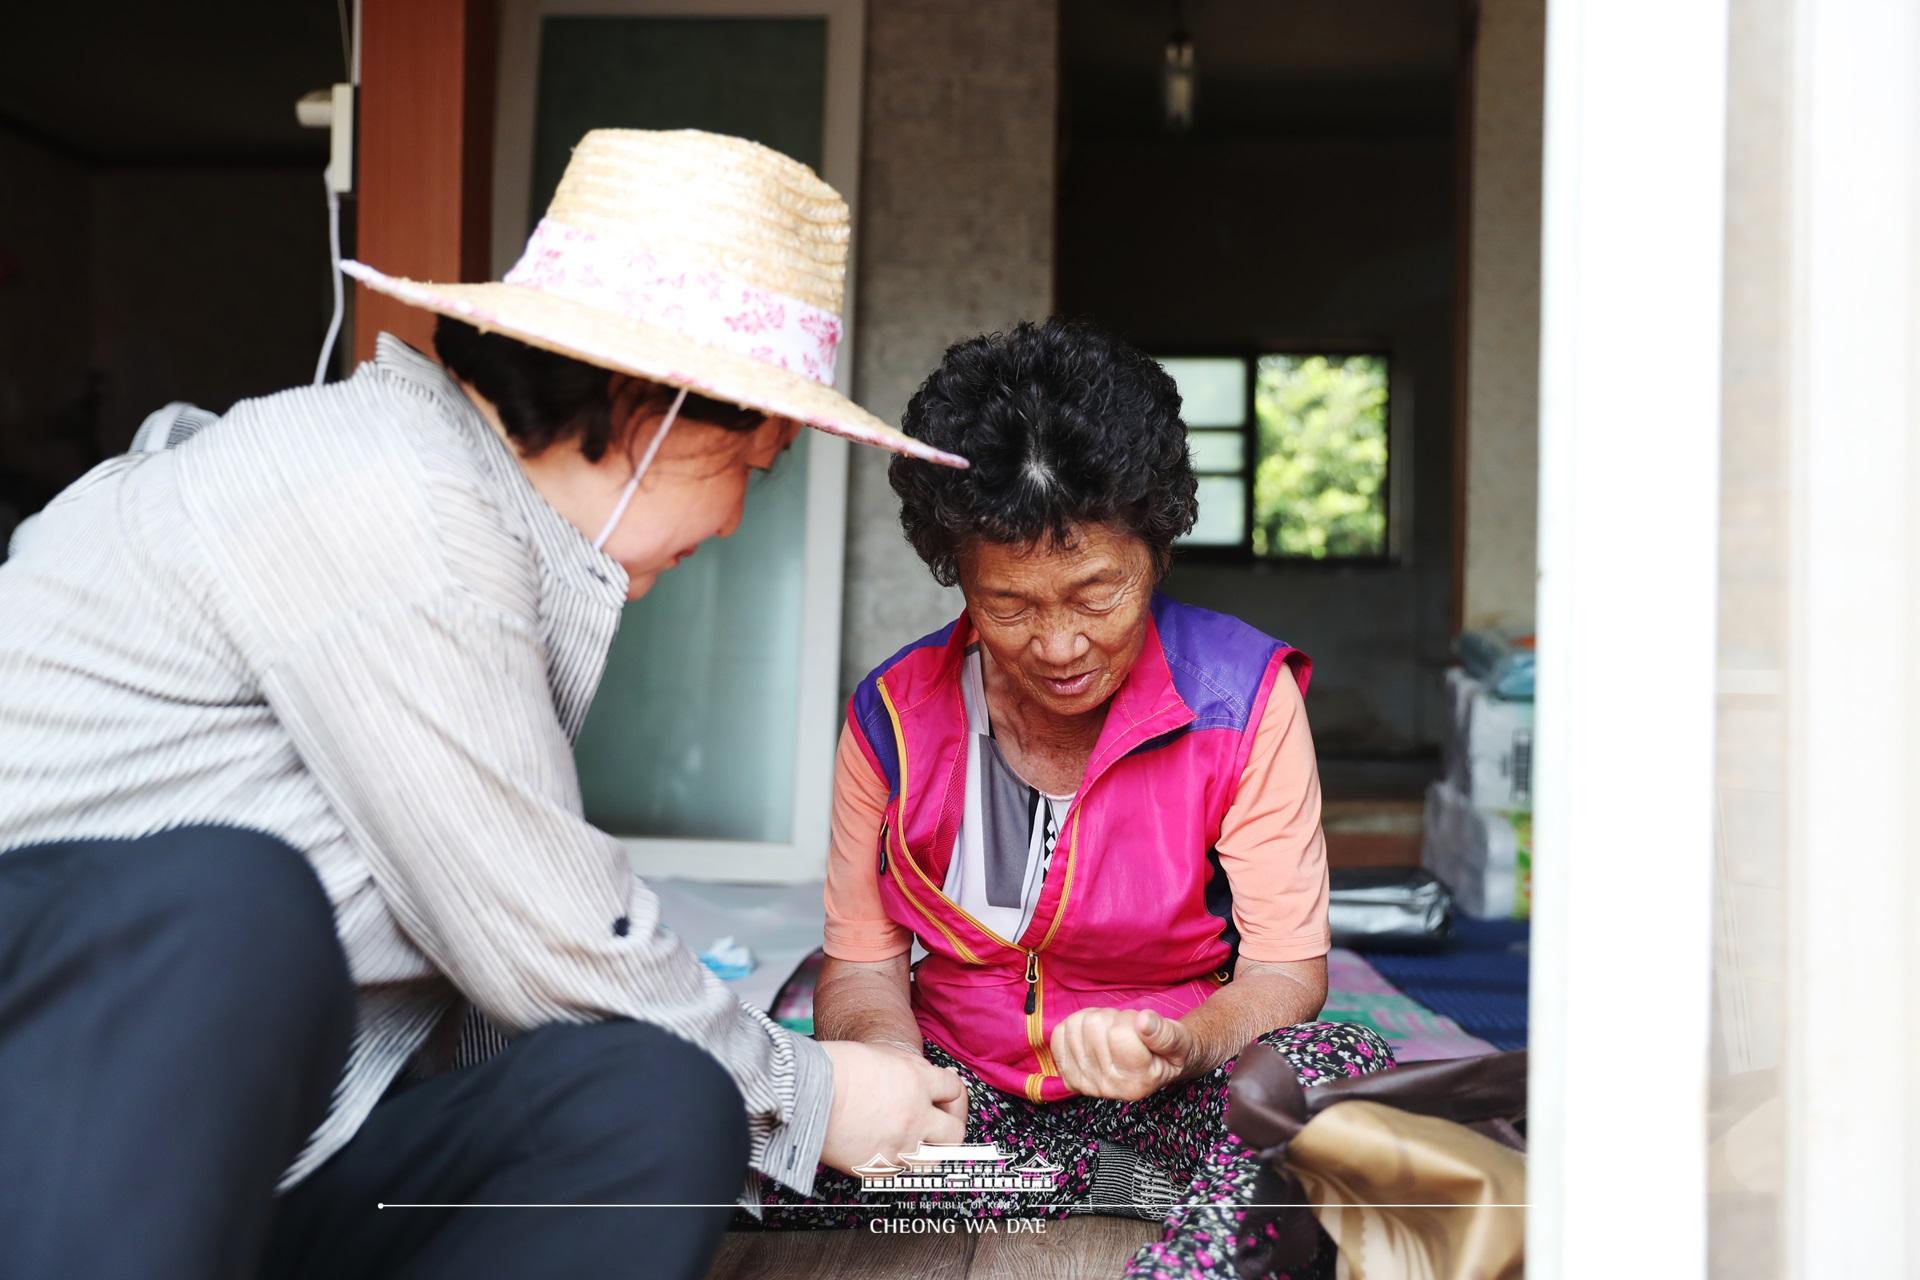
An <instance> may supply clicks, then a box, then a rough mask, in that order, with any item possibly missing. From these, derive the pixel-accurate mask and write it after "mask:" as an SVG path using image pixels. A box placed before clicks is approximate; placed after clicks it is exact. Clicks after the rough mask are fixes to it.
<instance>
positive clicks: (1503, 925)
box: [1361, 916, 1528, 1049]
mask: <svg viewBox="0 0 1920 1280" xmlns="http://www.w3.org/2000/svg"><path fill="white" fill-rule="evenodd" d="M1527 930H1528V924H1527V921H1525V920H1469V919H1467V918H1465V917H1464V916H1456V917H1455V918H1454V922H1453V944H1452V945H1451V946H1450V947H1448V948H1447V949H1446V950H1444V951H1432V952H1424V953H1420V952H1404V951H1401V952H1392V951H1362V952H1361V954H1362V955H1364V956H1365V957H1366V958H1367V963H1368V964H1371V965H1372V966H1373V967H1374V968H1375V969H1378V970H1379V971H1380V975H1381V976H1382V977H1384V978H1385V979H1386V980H1387V981H1389V982H1391V983H1392V984H1393V985H1394V986H1396V987H1399V988H1400V989H1401V990H1402V991H1404V992H1406V993H1407V994H1408V995H1410V996H1412V997H1413V998H1414V999H1415V1000H1418V1001H1419V1002H1420V1003H1421V1004H1423V1005H1425V1006H1427V1008H1429V1009H1431V1010H1433V1011H1434V1012H1435V1013H1443V1014H1445V1015H1446V1016H1447V1017H1449V1018H1452V1019H1453V1020H1454V1021H1455V1022H1457V1023H1459V1024H1460V1026H1461V1027H1462V1029H1464V1030H1465V1031H1467V1032H1468V1033H1469V1034H1471V1035H1476V1036H1479V1037H1480V1038H1481V1039H1482V1040H1485V1041H1487V1042H1488V1043H1489V1044H1492V1045H1493V1046H1495V1047H1496V1048H1500V1049H1524V1048H1526V1047H1527Z"/></svg>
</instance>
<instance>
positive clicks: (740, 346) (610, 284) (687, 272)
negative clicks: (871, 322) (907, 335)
mask: <svg viewBox="0 0 1920 1280" xmlns="http://www.w3.org/2000/svg"><path fill="white" fill-rule="evenodd" d="M504 283H506V284H511V285H520V286H522V287H524V288H529V289H538V290H540V291H541V292H543V293H549V294H552V295H554V296H555V297H560V298H565V299H567V300H569V301H571V302H578V303H582V304H584V305H586V306H590V307H596V308H598V309H600V310H602V311H608V312H611V313H613V314H615V315H619V316H624V317H625V318H627V319H629V320H635V321H639V322H641V323H643V324H653V325H659V326H661V327H662V328H667V329H674V330H677V331H679V332H680V333H682V334H684V335H686V336H687V337H689V338H692V339H694V340H695V341H697V342H703V343H705V344H706V345H708V346H711V347H718V348H719V349H721V350H723V351H731V352H733V353H734V354H735V355H740V356H745V357H747V358H748V359H751V360H758V361H760V362H761V363H763V364H771V365H775V366H777V367H779V368H782V369H785V370H786V371H787V372H789V373H795V374H799V375H800V376H801V377H804V378H807V379H809V380H811V381H813V382H817V383H820V384H821V385H822V386H832V385H833V376H834V361H835V357H836V354H837V352H838V349H839V346H840V317H839V316H837V315H834V314H833V313H832V312H830V311H824V310H822V309H820V308H819V307H814V306H809V305H808V304H807V303H805V302H803V301H801V300H800V299H798V298H790V297H786V296H784V295H782V294H778V293H775V292H773V291H772V290H770V289H762V288H758V287H756V286H754V285H750V284H747V283H746V282H744V281H742V280H738V279H735V278H734V277H732V276H729V275H728V274H727V273H726V272H724V271H719V270H715V269H713V268H711V267H689V266H687V265H686V264H684V263H677V262H674V261H671V260H670V259H668V258H665V257H663V256H661V255H659V254H655V253H653V252H651V251H649V250H645V249H639V250H636V249H634V248H632V247H631V246H628V245H622V244H617V243H611V242H609V241H607V240H605V239H603V238H602V237H600V236H597V235H595V234H594V233H593V232H591V231H584V230H582V229H580V228H578V227H570V226H568V225H567V224H565V223H564V222H559V221H556V220H555V219H553V218H551V217H547V218H542V219H541V220H540V225H539V226H538V227H536V228H534V232H533V235H532V236H531V237H530V238H529V239H528V240H527V248H526V252H524V253H523V254H521V255H520V261H519V262H517V263H516V264H514V268H513V270H511V271H509V272H507V274H506V277H505V280H504Z"/></svg>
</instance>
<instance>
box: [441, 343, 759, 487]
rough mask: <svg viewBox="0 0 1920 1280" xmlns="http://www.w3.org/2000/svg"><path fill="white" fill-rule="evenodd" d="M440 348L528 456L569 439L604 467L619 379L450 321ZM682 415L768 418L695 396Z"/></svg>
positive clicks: (749, 427)
mask: <svg viewBox="0 0 1920 1280" xmlns="http://www.w3.org/2000/svg"><path fill="white" fill-rule="evenodd" d="M433 349H434V350H435V351H436V352H438V353H439V356H440V362H441V363H442V364H444V365H446V366H447V368H448V369H450V370H451V371H452V372H453V375H454V376H455V377H457V378H459V379H460V380H461V381H463V382H466V383H469V384H470V385H471V386H472V387H473V389H474V390H475V391H478V392H479V393H480V394H481V395H483V396H485V397H486V398H487V399H488V400H490V401H492V402H493V407H494V410H495V411H496V412H497V413H499V415H500V425H501V426H503V427H505V428H506V430H507V434H508V435H509V436H511V437H512V438H513V440H514V442H515V443H516V444H518V445H519V446H520V448H521V450H522V451H523V452H525V453H527V454H528V455H534V454H539V453H544V452H545V451H546V450H547V449H548V448H550V447H551V446H553V445H556V444H559V443H560V442H561V441H563V440H578V441H579V443H580V452H581V453H584V454H585V455H586V456H587V459H588V460H589V461H591V462H598V461H600V459H601V458H603V457H605V456H606V452H607V448H608V446H610V445H611V444H613V443H614V439H613V401H612V398H611V397H610V396H609V395H608V384H609V381H610V379H611V378H612V377H613V374H612V373H611V372H609V371H608V370H606V369H603V368H601V367H600V366H599V365H593V364H588V363H587V362H586V361H584V360H575V359H574V358H573V357H572V356H563V355H558V354H556V353H554V352H552V351H547V350H544V349H542V348H540V347H534V346H529V345H528V344H526V343H524V342H520V341H518V340H516V339H514V338H509V337H507V336H506V335H505V334H500V333H483V332H481V331H480V330H479V329H476V328H474V327H473V326H472V325H470V324H467V323H465V322H464V321H460V320H454V319H451V318H450V317H447V316H441V317H440V322H439V323H438V324H437V325H435V326H434V329H433ZM655 387H656V392H657V394H656V397H655V398H657V399H659V400H661V401H667V400H670V399H671V398H672V396H673V394H674V388H672V387H669V386H665V385H663V384H655ZM680 412H681V413H683V414H686V415H688V416H689V417H697V418H699V419H700V420H701V421H702V422H708V423H712V424H713V425H714V426H717V427H725V428H726V429H727V430H729V431H754V430H757V429H758V428H759V426H760V424H761V423H763V422H765V421H766V420H767V418H768V416H769V415H768V414H766V413H763V412H761V411H760V410H758V409H745V408H742V407H741V406H739V405H737V404H729V403H727V402H726V401H724V400H714V399H711V398H709V397H707V396H703V395H700V394H698V393H696V392H689V393H688V394H687V402H686V404H684V405H682V406H681V409H680Z"/></svg>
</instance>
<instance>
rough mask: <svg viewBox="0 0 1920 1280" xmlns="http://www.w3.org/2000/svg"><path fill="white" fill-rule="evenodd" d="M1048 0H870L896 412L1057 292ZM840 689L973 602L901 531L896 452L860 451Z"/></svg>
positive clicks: (858, 374)
mask: <svg viewBox="0 0 1920 1280" xmlns="http://www.w3.org/2000/svg"><path fill="white" fill-rule="evenodd" d="M1057 32H1058V22H1057V11H1056V6H1055V5H1054V4H1053V3H1052V2H1051V0H873V3H872V4H871V5H870V6H869V7H868V10H867V68H866V108H865V113H866V136H865V139H864V142H863V144H862V145H863V150H862V172H861V178H860V209H859V212H858V214H857V216H856V219H855V224H854V234H855V238H856V240H857V242H858V243H857V251H858V255H859V279H858V282H857V289H858V312H857V324H856V329H855V333H854V355H855V365H854V369H855V376H854V394H855V396H856V398H858V400H859V401H860V403H861V404H863V405H865V406H867V407H868V408H870V409H872V410H873V411H874V412H875V413H877V414H879V415H880V417H881V418H883V419H885V420H886V421H888V422H896V423H897V422H898V421H899V420H900V415H901V413H902V411H903V410H905V408H906V406H907V401H908V399H909V398H910V397H911V396H912V394H913V392H914V389H915V388H916V387H918V386H919V384H920V382H921V380H922V379H923V378H925V377H926V375H927V374H928V373H929V372H930V371H931V370H932V369H933V367H934V366H935V365H936V364H938V363H939V360H940V356H941V353H942V352H943V351H945V350H946V348H947V346H948V345H949V344H950V343H952V342H954V341H955V340H957V339H960V338H964V337H969V336H971V335H973V334H976V333H980V332H982V331H986V330H993V329H1003V328H1005V327H1007V326H1008V325H1010V324H1012V323H1014V322H1015V321H1018V320H1024V319H1032V318H1037V317H1042V316H1045V315H1046V314H1047V312H1048V309H1049V307H1050V305H1051V301H1052V290H1053V208H1054V111H1055V99H1056V94H1057V87H1058V72H1057V70H1056V46H1057ZM852 453H853V463H852V474H851V476H850V478H849V479H850V488H849V494H848V510H847V578H846V604H845V625H844V628H843V632H842V649H841V684H842V687H843V692H844V691H848V690H851V688H852V686H853V685H854V684H855V683H857V682H858V681H859V679H860V678H861V677H862V676H864V675H865V674H866V673H867V671H868V670H870V669H871V668H872V667H873V666H874V665H875V664H877V663H878V662H880V661H881V660H882V659H883V658H885V657H886V656H887V655H888V654H890V653H892V652H893V651H894V650H895V649H898V648H899V647H900V646H901V645H903V644H905V643H906V642H908V641H909V640H912V639H914V638H915V637H916V636H919V635H922V634H924V633H926V632H928V631H931V630H933V629H934V628H936V627H939V626H941V625H943V624H945V623H947V622H950V621H952V619H953V618H954V617H955V615H957V614H958V613H959V610H960V601H959V595H958V593H957V592H953V591H948V590H943V589H941V588H940V587H937V586H936V585H934V582H933V579H932V578H930V577H929V576H928V575H927V571H926V568H925V567H924V566H923V565H922V564H921V563H920V561H919V559H918V558H917V557H916V556H915V555H914V554H913V551H912V549H911V548H909V547H908V546H907V544H906V542H905V540H904V539H903V538H902V537H901V536H900V522H899V506H898V503H897V501H896V500H895V498H894V496H893V490H892V489H891V488H889V487H888V485H887V475H886V470H887V459H886V455H884V454H882V453H880V452H879V451H878V450H874V449H855V450H853V451H852Z"/></svg>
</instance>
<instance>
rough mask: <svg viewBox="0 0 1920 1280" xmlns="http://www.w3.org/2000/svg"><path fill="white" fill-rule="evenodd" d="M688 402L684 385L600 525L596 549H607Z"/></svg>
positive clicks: (594, 542)
mask: <svg viewBox="0 0 1920 1280" xmlns="http://www.w3.org/2000/svg"><path fill="white" fill-rule="evenodd" d="M686 402H687V389H686V388H685V387H682V388H680V394H679V395H677V396H675V397H674V398H673V407H672V408H670V409H668V410H667V416H666V417H665V418H664V419H662V420H661V423H660V429H659V430H658V431H656V432H654V433H653V441H652V443H650V444H648V445H647V451H646V452H645V453H643V454H641V455H640V465H639V466H637V467H635V468H634V469H633V477H632V479H630V480H628V481H627V487H626V488H624V489H622V490H621V491H620V501H618V502H616V503H614V504H613V514H612V515H610V516H608V517H607V522H606V524H604V525H602V526H601V527H600V536H599V537H597V538H595V539H594V540H593V549H594V550H595V551H603V550H605V549H606V545H607V539H608V538H611V537H612V536H613V531H614V530H615V529H616V528H618V527H619V525H620V517H621V516H624V515H626V514H627V506H628V504H630V503H631V502H632V501H633V495H634V492H635V491H636V490H637V489H639V488H640V477H641V476H644V475H645V474H647V468H648V467H650V466H652V465H653V459H654V455H655V454H657V453H659V452H660V445H661V443H662V442H663V441H665V440H666V438H667V432H669V431H671V430H672V429H673V423H674V419H676V418H678V417H679V416H680V406H681V405H683V404H685V403H686Z"/></svg>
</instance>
